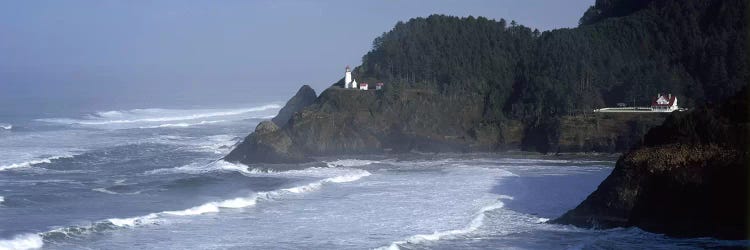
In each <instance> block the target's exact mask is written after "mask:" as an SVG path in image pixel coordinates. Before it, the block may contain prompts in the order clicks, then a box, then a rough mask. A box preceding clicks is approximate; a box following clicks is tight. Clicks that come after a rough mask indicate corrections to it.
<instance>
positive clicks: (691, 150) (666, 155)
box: [553, 88, 750, 239]
mask: <svg viewBox="0 0 750 250" xmlns="http://www.w3.org/2000/svg"><path fill="white" fill-rule="evenodd" d="M749 99H750V96H748V90H747V88H746V89H744V90H743V91H741V92H740V93H739V94H738V95H737V96H735V97H733V98H731V99H730V100H728V101H727V102H726V103H724V104H723V105H721V106H714V107H706V108H701V109H698V110H695V111H692V112H687V113H685V112H676V113H673V114H672V115H671V116H670V117H669V118H667V120H666V121H665V122H664V124H663V125H661V126H658V127H656V128H653V129H651V130H650V131H649V132H648V133H647V135H646V137H645V138H644V144H643V146H641V147H639V148H637V149H634V150H631V151H630V152H628V153H626V154H625V155H623V156H622V157H621V158H620V159H619V160H618V161H617V164H616V166H615V169H614V170H613V171H612V173H611V174H610V176H609V177H607V178H606V179H605V180H604V181H603V182H602V183H601V184H600V185H599V187H598V188H597V190H596V191H594V192H593V193H592V194H591V195H589V197H588V198H586V200H584V201H583V202H582V203H581V204H580V205H578V206H577V207H576V208H575V209H573V210H570V211H568V212H567V213H565V214H564V215H563V216H562V217H560V218H558V219H555V220H553V222H554V223H563V224H573V225H576V226H582V227H595V228H611V227H628V226H637V227H640V228H642V229H644V230H647V231H652V232H658V233H665V234H667V235H671V236H678V237H703V236H708V237H716V238H724V239H748V238H750V236H749V235H748V226H749V225H750V223H749V221H748V219H749V218H748V211H749V210H748V198H750V197H748V188H749V186H748V177H749V176H748V169H749V166H748V159H749V158H750V157H749V155H750V152H749V150H748V143H749V142H750V139H748V136H750V115H749V113H748V111H749V110H748V108H749V107H748V105H750V102H749V101H748V100H749Z"/></svg>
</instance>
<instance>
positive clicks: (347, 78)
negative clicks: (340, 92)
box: [344, 65, 356, 89]
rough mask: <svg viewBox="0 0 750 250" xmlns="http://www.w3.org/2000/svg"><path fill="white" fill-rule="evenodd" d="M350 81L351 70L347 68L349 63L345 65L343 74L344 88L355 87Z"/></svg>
mask: <svg viewBox="0 0 750 250" xmlns="http://www.w3.org/2000/svg"><path fill="white" fill-rule="evenodd" d="M351 83H352V70H351V69H350V68H349V65H346V73H345V75H344V88H345V89H348V88H356V87H355V86H354V85H353V84H351Z"/></svg>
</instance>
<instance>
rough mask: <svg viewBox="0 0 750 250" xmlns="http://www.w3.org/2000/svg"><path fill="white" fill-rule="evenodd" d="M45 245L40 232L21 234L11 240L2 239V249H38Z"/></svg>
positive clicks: (0, 242) (0, 244) (0, 248)
mask: <svg viewBox="0 0 750 250" xmlns="http://www.w3.org/2000/svg"><path fill="white" fill-rule="evenodd" d="M43 245H44V241H43V240H42V237H41V236H39V235H38V234H21V235H16V236H14V237H13V238H12V239H9V240H0V250H6V249H7V250H15V249H17V250H22V249H37V248H41V247H42V246H43Z"/></svg>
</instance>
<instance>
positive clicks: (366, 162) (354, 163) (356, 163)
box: [325, 159, 379, 167]
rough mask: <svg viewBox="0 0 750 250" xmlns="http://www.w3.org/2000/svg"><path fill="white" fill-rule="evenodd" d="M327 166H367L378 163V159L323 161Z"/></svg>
mask: <svg viewBox="0 0 750 250" xmlns="http://www.w3.org/2000/svg"><path fill="white" fill-rule="evenodd" d="M325 163H326V165H328V167H360V166H367V165H370V164H373V163H379V161H370V160H359V159H345V160H335V161H327V162H325Z"/></svg>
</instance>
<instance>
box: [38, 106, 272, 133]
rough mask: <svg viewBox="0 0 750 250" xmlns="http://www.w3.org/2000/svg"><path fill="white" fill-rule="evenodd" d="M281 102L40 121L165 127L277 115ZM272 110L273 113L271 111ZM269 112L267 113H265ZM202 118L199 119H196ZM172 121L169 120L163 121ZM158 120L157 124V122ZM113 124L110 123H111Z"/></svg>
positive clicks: (145, 111) (137, 111)
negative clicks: (227, 107) (250, 105)
mask: <svg viewBox="0 0 750 250" xmlns="http://www.w3.org/2000/svg"><path fill="white" fill-rule="evenodd" d="M280 108H281V106H280V105H278V104H266V105H262V106H257V107H251V108H240V109H157V108H154V109H133V110H126V111H105V112H97V113H94V114H91V115H87V116H85V117H84V119H71V118H44V119H37V121H41V122H48V123H58V124H67V125H84V126H107V125H112V126H114V127H115V128H165V127H190V126H194V125H202V124H211V123H218V122H223V121H226V120H228V119H229V118H232V117H234V119H233V120H241V119H246V118H248V117H246V115H245V114H248V113H258V112H262V111H268V112H265V113H260V114H259V115H260V116H257V115H256V116H254V118H261V117H267V116H269V115H274V114H275V113H276V111H277V110H278V109H280ZM269 112H270V113H269ZM266 113H268V114H266ZM218 117H223V118H225V119H221V120H212V119H210V118H218ZM195 120H199V121H195ZM176 121H195V122H176ZM164 122H170V123H164ZM154 123H158V124H154ZM109 127H111V126H109Z"/></svg>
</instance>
